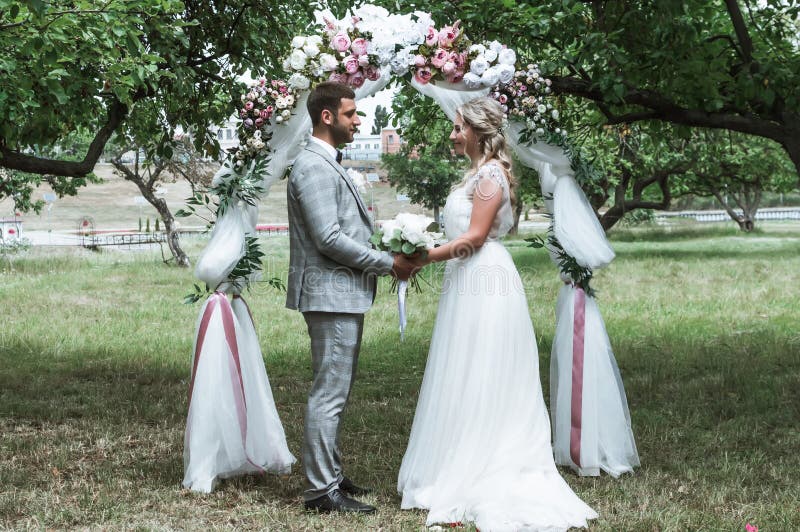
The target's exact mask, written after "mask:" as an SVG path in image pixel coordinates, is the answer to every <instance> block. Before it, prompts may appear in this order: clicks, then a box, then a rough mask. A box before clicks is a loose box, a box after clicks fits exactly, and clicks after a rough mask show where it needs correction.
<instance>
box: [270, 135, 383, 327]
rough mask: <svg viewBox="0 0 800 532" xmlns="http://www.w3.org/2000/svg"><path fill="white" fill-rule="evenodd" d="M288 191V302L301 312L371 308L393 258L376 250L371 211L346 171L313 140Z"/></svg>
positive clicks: (296, 167) (297, 163)
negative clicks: (372, 243)
mask: <svg viewBox="0 0 800 532" xmlns="http://www.w3.org/2000/svg"><path fill="white" fill-rule="evenodd" d="M286 195H287V201H288V209H289V249H290V255H289V279H288V282H287V285H286V306H287V307H288V308H290V309H295V310H299V311H301V312H310V311H315V312H344V313H354V314H363V313H364V312H366V311H367V310H369V308H370V306H372V302H373V300H374V299H375V290H376V286H377V276H378V275H385V274H387V273H389V272H390V271H391V269H392V265H393V263H394V261H393V259H392V257H391V255H390V254H388V253H384V252H380V251H377V250H374V249H372V245H371V244H370V243H369V238H370V236H371V235H372V232H373V228H372V223H371V221H370V217H369V213H368V212H367V207H366V205H364V202H363V201H362V199H361V196H360V194H359V193H358V190H357V189H356V187H355V185H354V184H353V182H352V181H351V180H350V177H349V176H348V175H347V172H345V171H344V169H343V168H342V167H341V166H340V165H339V164H338V163H337V162H336V161H335V160H334V159H333V158H332V157H331V156H330V155H329V154H328V153H326V152H325V150H324V149H322V147H320V146H317V145H315V144H314V143H313V142H309V143H308V145H307V146H306V148H305V149H304V150H303V151H302V152H301V153H300V155H298V157H297V159H296V160H295V162H294V167H293V168H292V172H291V174H290V176H289V184H288V187H287V191H286Z"/></svg>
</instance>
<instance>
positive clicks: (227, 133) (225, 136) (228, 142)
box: [211, 120, 239, 153]
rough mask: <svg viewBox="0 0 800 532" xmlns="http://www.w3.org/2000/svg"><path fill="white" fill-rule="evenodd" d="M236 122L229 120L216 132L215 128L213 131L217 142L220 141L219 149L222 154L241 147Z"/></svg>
mask: <svg viewBox="0 0 800 532" xmlns="http://www.w3.org/2000/svg"><path fill="white" fill-rule="evenodd" d="M236 124H237V123H236V122H235V121H233V120H228V121H227V122H225V123H224V124H222V125H221V126H219V127H217V130H216V131H214V128H212V129H211V131H212V133H214V134H215V135H216V136H217V140H218V141H219V148H220V151H221V152H222V153H227V151H228V148H233V147H235V146H238V145H239V136H238V135H237V134H236Z"/></svg>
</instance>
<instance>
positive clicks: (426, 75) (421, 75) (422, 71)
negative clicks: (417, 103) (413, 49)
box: [414, 67, 433, 85]
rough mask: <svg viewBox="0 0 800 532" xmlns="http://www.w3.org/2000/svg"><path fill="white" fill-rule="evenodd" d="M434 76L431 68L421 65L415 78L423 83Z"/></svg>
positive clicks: (415, 73)
mask: <svg viewBox="0 0 800 532" xmlns="http://www.w3.org/2000/svg"><path fill="white" fill-rule="evenodd" d="M432 77H433V72H431V69H430V68H428V67H419V68H417V70H416V72H414V79H415V80H417V82H419V83H421V84H423V85H425V84H427V83H428V82H429V81H430V80H431V78H432Z"/></svg>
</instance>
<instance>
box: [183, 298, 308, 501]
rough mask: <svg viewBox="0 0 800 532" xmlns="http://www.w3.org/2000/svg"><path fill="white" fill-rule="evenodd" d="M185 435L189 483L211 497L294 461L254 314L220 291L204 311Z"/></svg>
mask: <svg viewBox="0 0 800 532" xmlns="http://www.w3.org/2000/svg"><path fill="white" fill-rule="evenodd" d="M189 394H190V398H189V413H188V417H187V420H186V433H185V435H184V449H183V461H184V479H183V486H184V487H185V488H188V489H191V490H193V491H199V492H203V493H209V492H210V491H212V490H213V489H214V486H215V485H216V483H217V481H218V480H219V479H221V478H228V477H232V476H236V475H242V474H246V473H264V472H267V471H269V472H274V473H282V474H285V473H289V471H290V469H291V465H292V463H294V462H295V458H294V456H292V454H291V452H289V448H288V447H287V445H286V437H285V434H284V431H283V426H282V425H281V422H280V418H279V417H278V412H277V409H276V408H275V402H274V400H273V397H272V391H271V389H270V386H269V379H268V377H267V373H266V370H265V369H264V360H263V359H262V356H261V348H260V347H259V342H258V337H257V335H256V331H255V328H254V327H253V321H252V318H251V316H250V311H249V309H248V308H247V305H246V303H245V302H244V300H242V299H241V298H234V299H233V302H232V303H231V302H229V301H228V299H227V297H226V296H225V295H224V294H223V293H221V292H217V293H215V294H214V295H212V296H211V297H209V298H208V299H207V300H206V302H205V304H204V305H203V308H202V309H201V311H200V318H199V319H198V322H197V334H196V340H195V360H194V365H193V368H192V378H191V383H190V389H189Z"/></svg>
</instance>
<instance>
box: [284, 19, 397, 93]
mask: <svg viewBox="0 0 800 532" xmlns="http://www.w3.org/2000/svg"><path fill="white" fill-rule="evenodd" d="M323 20H324V27H325V29H324V32H323V35H322V36H320V35H311V36H303V35H298V36H296V37H295V38H294V39H292V51H291V52H290V53H289V56H288V57H287V58H286V59H285V60H284V62H283V68H284V70H286V71H287V72H292V75H291V77H290V78H289V83H290V84H291V85H292V86H293V87H296V88H298V89H308V88H309V87H310V86H311V85H312V84H315V83H319V82H321V81H335V82H338V83H343V84H346V85H350V86H351V87H354V88H359V87H361V86H362V85H363V84H364V82H365V81H366V80H371V81H375V80H377V79H378V78H380V76H381V69H380V65H379V64H378V56H377V55H376V54H375V53H372V52H371V42H372V35H371V34H370V33H369V32H367V31H362V30H361V29H360V28H359V22H360V21H361V19H360V18H359V17H356V16H353V17H351V18H350V19H349V20H345V21H337V20H336V19H334V18H333V17H332V16H330V15H324V16H323Z"/></svg>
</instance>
